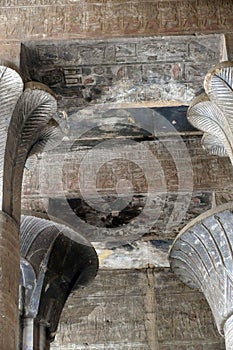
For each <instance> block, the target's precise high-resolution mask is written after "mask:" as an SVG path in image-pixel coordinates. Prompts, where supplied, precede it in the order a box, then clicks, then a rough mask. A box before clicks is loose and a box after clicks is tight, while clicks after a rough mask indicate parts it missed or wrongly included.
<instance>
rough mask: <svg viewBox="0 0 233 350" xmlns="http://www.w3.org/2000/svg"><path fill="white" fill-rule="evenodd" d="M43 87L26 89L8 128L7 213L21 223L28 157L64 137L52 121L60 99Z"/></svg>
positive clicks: (4, 208)
mask: <svg viewBox="0 0 233 350" xmlns="http://www.w3.org/2000/svg"><path fill="white" fill-rule="evenodd" d="M42 87H43V86H40V87H39V88H37V86H33V87H32V88H28V87H27V88H26V89H25V90H24V92H23V93H22V94H21V96H20V97H19V99H18V101H17V104H16V106H15V109H14V112H13V115H12V118H11V121H10V125H9V128H8V135H7V145H6V151H5V164H4V188H3V210H4V211H5V212H7V213H8V214H9V215H11V216H13V217H14V218H15V219H16V220H17V221H19V218H20V202H21V184H22V177H23V170H24V165H25V162H26V159H27V157H28V156H29V155H30V154H35V153H36V152H41V151H42V150H43V149H44V147H45V145H46V144H47V142H48V141H49V140H50V138H52V141H54V140H55V141H56V142H57V139H58V137H61V131H60V130H59V126H58V123H57V122H56V121H55V120H54V121H52V118H53V116H54V115H55V114H56V113H57V102H56V99H55V98H54V96H52V95H51V94H50V92H48V91H47V89H44V90H43V89H42ZM45 90H46V91H45ZM52 141H51V143H52V144H53V142H52ZM50 146H51V144H50Z"/></svg>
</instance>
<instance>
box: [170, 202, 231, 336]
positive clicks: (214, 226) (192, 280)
mask: <svg viewBox="0 0 233 350" xmlns="http://www.w3.org/2000/svg"><path fill="white" fill-rule="evenodd" d="M169 258H170V265H171V268H172V270H173V272H174V273H175V274H176V275H177V276H178V277H179V278H180V279H181V280H182V281H183V282H184V283H185V284H187V285H189V286H190V287H192V288H198V289H199V290H200V291H201V292H202V293H203V294H204V295H205V297H206V300H207V301H208V303H209V305H210V308H211V310H212V312H213V315H214V317H215V321H216V324H217V327H218V330H219V332H220V333H221V334H224V326H225V323H226V321H227V320H228V319H229V318H230V317H231V316H232V315H233V303H232V298H233V203H227V204H226V205H223V206H220V207H217V208H215V209H211V210H209V211H207V212H206V213H204V214H202V215H200V216H199V217H197V218H196V219H194V220H193V221H192V222H191V223H190V224H188V225H187V226H186V227H185V228H184V229H183V230H182V231H181V233H180V234H179V235H178V237H177V238H176V240H175V241H174V243H173V245H172V247H171V250H170V255H169Z"/></svg>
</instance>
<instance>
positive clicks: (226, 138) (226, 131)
mask: <svg viewBox="0 0 233 350" xmlns="http://www.w3.org/2000/svg"><path fill="white" fill-rule="evenodd" d="M204 88H205V93H203V94H202V95H200V96H199V97H198V98H197V99H196V100H194V101H193V103H192V104H191V106H190V107H189V110H188V119H189V120H190V122H191V123H192V124H193V125H194V126H195V127H196V128H198V129H200V130H202V131H203V132H204V135H203V138H202V144H203V146H204V148H206V150H207V151H209V152H210V153H211V154H214V155H218V156H229V157H230V160H231V163H232V165H233V117H232V116H233V62H222V63H220V64H219V65H218V66H217V67H215V68H213V69H211V70H210V71H209V72H208V74H207V75H206V77H205V80H204ZM203 175H204V174H203ZM170 263H171V268H172V270H173V271H174V272H175V273H176V274H177V275H178V276H179V277H180V279H181V280H182V281H183V282H185V283H186V284H188V285H189V286H190V287H194V288H198V289H199V290H200V291H201V292H203V294H204V295H205V297H206V300H207V301H208V303H209V305H210V308H211V310H212V312H213V315H214V318H215V321H216V324H217V327H218V330H219V332H220V334H222V335H223V336H225V340H226V349H227V350H233V203H229V204H227V205H225V206H221V207H217V208H215V209H214V210H210V211H209V212H207V213H205V214H204V215H201V216H199V217H198V218H196V219H195V220H193V221H192V222H191V223H190V224H189V225H187V226H186V227H185V228H184V229H183V230H182V231H181V233H180V234H179V235H178V237H177V239H176V240H175V241H174V243H173V246H172V248H171V251H170Z"/></svg>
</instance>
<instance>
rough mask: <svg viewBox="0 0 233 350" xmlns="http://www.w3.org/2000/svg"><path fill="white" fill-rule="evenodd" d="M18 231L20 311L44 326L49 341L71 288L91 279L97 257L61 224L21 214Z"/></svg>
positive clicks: (85, 242)
mask: <svg viewBox="0 0 233 350" xmlns="http://www.w3.org/2000/svg"><path fill="white" fill-rule="evenodd" d="M20 231H21V286H22V287H24V289H25V293H24V295H25V298H24V300H22V302H21V304H22V306H21V310H22V311H21V314H22V315H23V316H24V317H29V318H33V319H35V320H37V321H38V322H40V323H42V324H44V325H46V327H47V337H48V340H52V339H53V337H54V336H55V333H56V330H57V326H58V322H59V319H60V315H61V312H62V309H63V307H64V304H65V302H66V300H67V298H68V296H69V294H70V293H71V291H72V290H75V289H78V288H82V287H83V286H85V285H86V284H87V283H89V282H91V281H92V280H93V279H94V278H95V276H96V274H97V271H98V257H97V254H96V251H95V249H94V247H93V246H92V245H91V243H90V242H89V241H88V240H86V239H85V238H84V237H82V236H81V235H80V234H79V233H78V232H77V231H75V230H74V229H72V228H71V227H67V226H66V225H63V224H61V223H57V222H55V221H50V220H45V219H42V218H39V217H34V216H22V218H21V227H20Z"/></svg>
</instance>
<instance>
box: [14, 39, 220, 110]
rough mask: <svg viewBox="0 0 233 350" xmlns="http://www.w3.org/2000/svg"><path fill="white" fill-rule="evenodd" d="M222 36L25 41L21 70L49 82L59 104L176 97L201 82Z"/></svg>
mask: <svg viewBox="0 0 233 350" xmlns="http://www.w3.org/2000/svg"><path fill="white" fill-rule="evenodd" d="M222 40H223V39H222V36H221V35H208V36H183V37H179V36H172V37H171V36H169V37H156V38H155V37H148V38H140V39H138V38H137V39H134V38H130V39H129V38H128V39H120V38H118V39H117V40H116V39H114V40H113V39H108V40H106V41H103V40H89V41H88V40H85V41H63V42H62V41H59V42H55V41H53V42H49V41H44V42H43V41H41V42H39V43H38V42H36V41H35V42H25V43H24V44H23V46H22V52H21V70H22V72H23V75H24V76H25V77H26V78H27V79H32V80H36V81H40V82H43V83H45V84H47V85H49V86H50V87H51V88H52V89H53V90H54V91H55V92H56V93H57V94H59V95H61V96H63V101H62V102H61V101H60V104H61V103H63V104H67V101H66V100H64V97H65V98H68V101H69V105H70V106H71V105H72V104H73V105H76V106H80V105H83V104H88V103H90V102H95V101H98V102H105V101H111V102H115V101H117V102H120V101H131V102H132V101H133V102H135V101H150V100H153V101H155V100H169V99H173V100H179V101H182V102H183V103H185V102H186V103H187V102H188V101H190V100H191V99H192V98H193V95H194V93H195V92H197V91H199V90H200V89H201V88H202V81H203V78H204V75H205V73H206V71H207V70H208V69H209V67H210V66H211V65H212V64H217V63H218V62H219V61H220V60H221V58H222Z"/></svg>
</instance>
